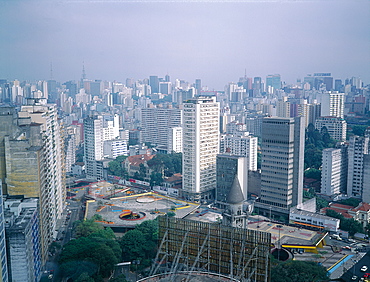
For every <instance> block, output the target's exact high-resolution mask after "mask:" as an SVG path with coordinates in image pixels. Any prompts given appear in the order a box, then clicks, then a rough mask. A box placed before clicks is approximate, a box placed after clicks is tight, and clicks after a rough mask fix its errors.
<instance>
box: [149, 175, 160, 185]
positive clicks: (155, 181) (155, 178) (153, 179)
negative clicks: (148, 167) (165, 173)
mask: <svg viewBox="0 0 370 282" xmlns="http://www.w3.org/2000/svg"><path fill="white" fill-rule="evenodd" d="M162 182H163V177H162V174H161V173H159V172H152V174H151V175H150V186H155V185H161V184H162Z"/></svg>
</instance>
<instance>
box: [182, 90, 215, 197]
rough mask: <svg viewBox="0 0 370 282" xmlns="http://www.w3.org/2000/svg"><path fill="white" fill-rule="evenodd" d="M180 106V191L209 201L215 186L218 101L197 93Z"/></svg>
mask: <svg viewBox="0 0 370 282" xmlns="http://www.w3.org/2000/svg"><path fill="white" fill-rule="evenodd" d="M183 106H184V110H183V166H182V167H183V193H184V196H185V197H186V198H187V199H189V200H193V201H197V202H200V201H209V200H212V199H213V198H214V190H215V188H216V156H217V154H218V151H219V103H218V102H216V97H205V96H199V97H196V98H193V99H190V100H187V101H185V102H184V104H183Z"/></svg>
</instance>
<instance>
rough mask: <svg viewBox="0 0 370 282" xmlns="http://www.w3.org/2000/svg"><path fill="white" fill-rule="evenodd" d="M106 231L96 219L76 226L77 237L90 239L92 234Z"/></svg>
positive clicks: (81, 222)
mask: <svg viewBox="0 0 370 282" xmlns="http://www.w3.org/2000/svg"><path fill="white" fill-rule="evenodd" d="M102 229H104V227H103V226H102V225H101V224H99V223H97V222H95V218H91V219H87V220H84V221H80V222H79V223H78V224H77V226H76V237H77V238H79V237H88V236H89V235H90V234H92V233H94V232H97V231H99V230H102Z"/></svg>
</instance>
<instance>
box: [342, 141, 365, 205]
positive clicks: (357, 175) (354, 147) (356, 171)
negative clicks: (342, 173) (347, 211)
mask: <svg viewBox="0 0 370 282" xmlns="http://www.w3.org/2000/svg"><path fill="white" fill-rule="evenodd" d="M364 154H369V137H368V136H366V137H360V136H351V137H350V139H349V146H348V178H347V194H348V196H350V197H357V198H362V197H363V183H364V179H363V178H364V163H363V161H364Z"/></svg>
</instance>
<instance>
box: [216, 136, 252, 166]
mask: <svg viewBox="0 0 370 282" xmlns="http://www.w3.org/2000/svg"><path fill="white" fill-rule="evenodd" d="M257 147H258V138H257V137H255V136H251V135H249V134H248V133H247V132H244V135H241V134H239V135H229V134H227V135H223V136H222V137H221V140H220V153H230V154H232V155H236V156H243V157H246V158H247V161H248V169H249V170H252V171H256V170H257Z"/></svg>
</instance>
